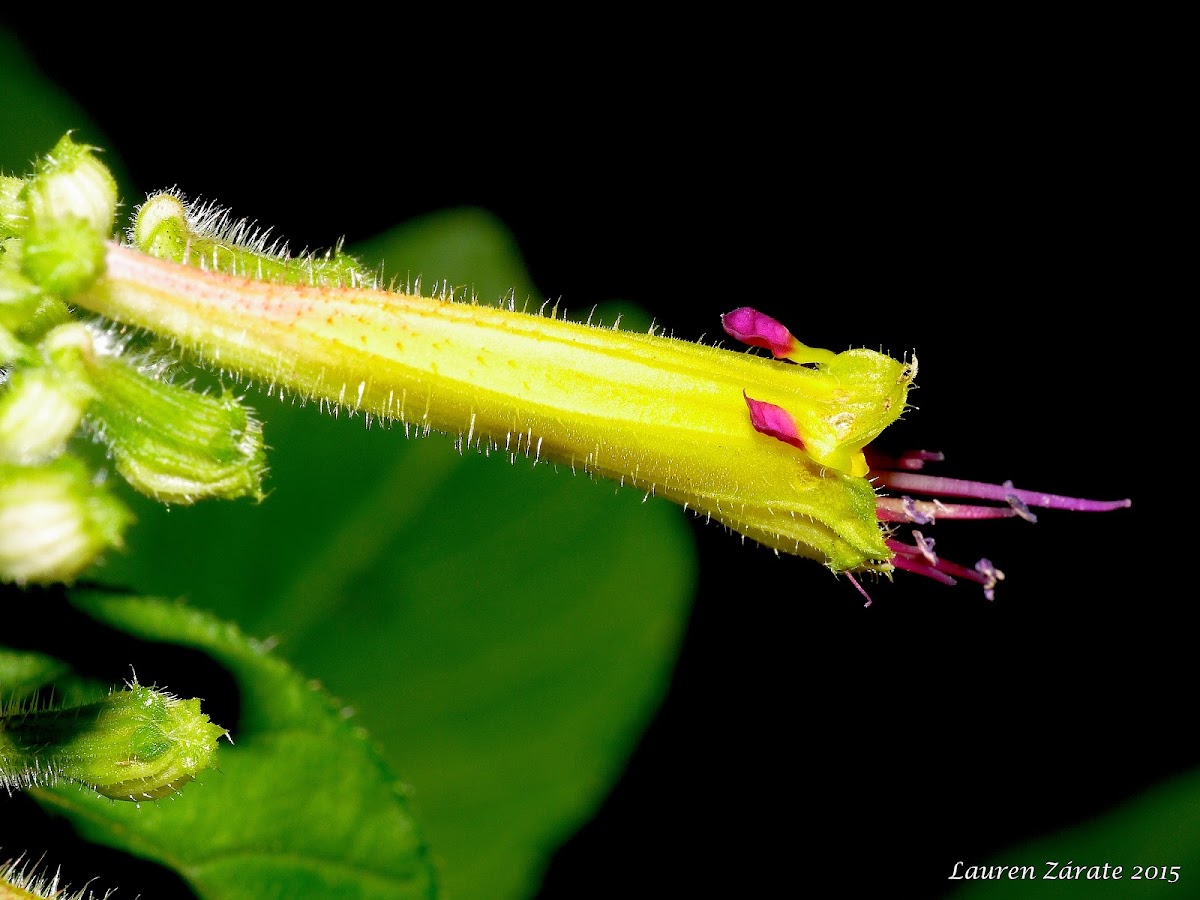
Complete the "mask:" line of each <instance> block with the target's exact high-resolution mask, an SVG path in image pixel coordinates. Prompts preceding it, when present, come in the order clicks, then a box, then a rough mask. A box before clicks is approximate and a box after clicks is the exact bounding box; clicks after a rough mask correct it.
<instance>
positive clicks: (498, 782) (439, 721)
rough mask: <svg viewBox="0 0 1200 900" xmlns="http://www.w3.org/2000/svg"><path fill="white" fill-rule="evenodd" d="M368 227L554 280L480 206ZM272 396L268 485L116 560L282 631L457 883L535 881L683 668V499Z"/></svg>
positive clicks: (445, 261) (689, 556) (429, 275)
mask: <svg viewBox="0 0 1200 900" xmlns="http://www.w3.org/2000/svg"><path fill="white" fill-rule="evenodd" d="M367 250H368V253H369V257H368V259H367V261H368V262H370V263H372V264H375V263H377V261H378V259H379V258H380V257H382V256H385V255H386V258H387V259H388V261H389V263H390V267H389V271H394V272H397V273H398V275H399V277H400V278H402V279H406V278H409V277H415V276H416V275H418V274H421V275H423V281H424V284H425V285H426V288H427V289H428V288H429V287H430V286H431V285H432V283H433V281H434V280H435V279H436V280H440V279H442V278H443V277H448V278H449V279H450V283H451V285H460V286H463V287H464V288H465V289H467V290H471V291H474V292H475V293H476V294H477V295H478V296H479V297H480V298H481V302H490V301H492V300H494V299H495V298H499V297H500V296H502V295H503V294H504V293H505V292H506V291H508V290H509V289H513V288H515V296H516V297H517V298H518V303H521V302H523V300H524V298H525V297H531V296H533V294H534V291H533V288H532V286H531V285H530V283H529V280H528V277H527V276H526V275H525V273H524V270H523V268H522V267H521V266H520V263H519V260H518V258H517V256H516V248H515V243H514V241H513V239H512V238H511V236H510V235H509V234H508V232H507V231H506V230H504V229H503V228H502V227H500V226H499V225H498V224H497V223H496V222H495V221H494V220H493V219H492V218H491V217H490V216H488V215H487V214H485V213H482V212H480V211H477V210H459V211H455V212H449V213H444V214H440V215H436V216H432V217H430V218H428V219H425V220H423V221H420V222H416V223H413V224H411V225H408V226H405V227H403V228H399V229H397V230H395V231H394V232H392V233H390V234H388V235H386V236H384V237H383V238H381V239H379V240H377V241H375V242H372V244H371V245H369V247H368V248H367ZM364 255H367V254H364ZM251 400H252V401H253V402H256V403H257V405H258V406H259V412H260V414H261V415H262V417H263V419H264V421H265V423H266V424H265V438H266V442H267V444H268V446H270V447H271V448H272V450H271V452H270V455H269V463H270V465H271V474H270V476H269V478H268V480H267V489H268V491H269V492H270V495H269V496H268V498H267V500H266V501H265V502H264V503H263V504H262V505H261V507H254V506H251V505H248V504H242V503H239V504H217V505H208V506H205V505H201V506H198V507H196V508H195V509H189V510H164V509H162V508H161V507H154V506H149V505H147V506H144V507H139V509H138V513H139V518H140V520H141V522H140V524H139V526H138V527H136V528H135V529H134V530H133V531H132V532H131V533H130V535H129V543H130V554H129V555H128V556H127V557H125V558H122V559H116V560H113V562H112V564H111V566H110V568H109V569H108V570H107V571H106V572H105V573H103V574H104V575H105V577H106V578H108V579H117V580H124V581H126V582H128V583H129V584H130V585H136V586H137V588H138V589H139V590H141V591H148V592H151V593H167V594H186V595H187V597H188V598H189V599H190V600H191V601H192V602H193V603H196V604H199V605H203V606H205V607H208V608H211V609H213V610H215V611H217V612H218V613H219V614H220V615H221V616H224V617H228V618H232V619H235V620H237V621H239V622H241V623H242V624H243V626H244V627H245V628H246V629H247V630H248V631H250V632H251V633H253V634H256V635H260V636H264V637H265V636H268V635H270V636H275V637H277V638H278V639H279V640H280V642H281V643H280V650H281V652H283V653H284V654H285V655H286V656H287V657H288V658H289V659H290V660H292V661H293V662H295V663H296V664H297V665H298V666H299V667H300V668H301V669H302V670H303V671H305V672H307V673H309V674H312V675H315V676H317V677H319V678H321V679H322V680H323V681H324V682H325V684H326V685H327V686H328V687H329V688H330V689H331V690H333V691H334V692H335V693H336V694H338V695H339V696H341V697H343V698H345V700H346V701H347V702H348V703H350V704H351V705H353V706H354V707H355V709H356V710H357V711H358V713H359V717H360V721H361V722H362V723H363V724H364V725H365V726H366V727H367V728H368V729H369V731H370V732H371V734H372V735H373V736H374V737H376V738H378V739H379V741H380V742H381V744H382V746H383V750H384V753H385V755H386V757H387V759H388V760H389V762H390V763H391V764H392V766H393V768H394V769H395V770H396V771H397V772H400V773H402V774H403V776H404V778H405V779H407V780H408V781H409V782H410V783H411V784H412V785H413V790H414V802H415V804H416V806H417V808H418V812H419V815H420V818H421V820H422V823H423V825H424V826H425V833H426V836H427V837H428V839H429V841H430V844H431V846H432V847H433V848H434V852H435V855H436V857H437V859H438V860H439V861H440V862H441V864H442V870H443V875H442V881H443V883H444V885H445V887H446V891H447V895H448V896H453V897H455V898H459V900H469V898H475V897H478V898H489V900H491V898H503V897H517V896H524V895H527V894H528V893H530V892H531V891H532V890H533V889H534V888H535V887H536V885H537V883H538V880H539V877H540V873H541V870H542V868H543V867H544V865H545V864H546V863H547V862H548V860H549V856H550V854H551V853H552V852H553V850H554V849H555V848H556V847H557V845H558V844H559V843H561V842H562V841H563V840H564V839H565V838H566V837H568V836H569V835H570V834H571V833H572V831H573V830H574V829H576V828H577V827H578V826H579V825H580V824H581V823H582V822H583V821H585V820H586V819H587V818H588V816H589V815H590V814H591V812H592V811H593V810H594V808H595V807H596V805H597V804H598V803H599V801H600V800H601V799H602V798H603V796H604V794H605V793H606V791H607V790H608V789H609V788H610V786H611V785H612V784H613V782H614V781H615V780H616V778H617V777H618V775H619V774H620V771H621V769H622V767H623V765H624V763H625V761H626V759H627V758H628V756H629V754H630V752H631V751H632V749H633V746H634V744H635V742H636V740H637V737H638V735H639V733H640V732H641V730H642V728H643V727H644V726H645V724H646V722H647V721H648V720H649V718H650V717H651V715H652V714H653V711H654V709H655V707H656V706H657V704H658V703H659V701H660V700H661V697H662V695H663V693H664V692H665V689H666V685H667V680H668V677H669V673H670V671H671V668H672V664H673V661H674V658H675V654H676V652H677V648H678V646H679V643H680V640H681V636H682V631H683V627H684V623H685V621H686V616H687V612H688V605H689V600H690V597H691V593H692V590H693V582H694V559H693V555H694V551H693V549H692V547H691V539H690V535H689V534H688V532H687V528H686V523H685V521H684V518H683V514H682V513H681V512H680V511H679V510H678V509H677V508H675V507H673V506H671V505H669V504H667V503H665V502H661V501H657V500H654V499H651V500H650V501H648V502H643V500H644V498H643V497H642V495H641V494H639V493H635V492H632V491H624V490H619V489H618V488H617V487H616V486H615V485H613V484H611V483H608V482H602V481H593V480H591V479H589V478H588V477H586V476H582V475H578V476H572V474H571V472H570V471H569V470H565V471H564V470H560V471H555V470H554V468H553V467H552V466H549V465H546V464H542V465H539V466H536V467H534V466H532V464H531V462H530V461H529V460H526V459H525V458H523V457H518V458H517V459H516V460H515V464H513V463H511V462H510V461H509V460H508V458H507V455H506V454H504V453H503V452H493V453H491V454H490V456H488V457H485V456H481V455H478V454H475V453H468V454H466V455H465V456H460V455H459V453H457V452H456V451H455V449H454V447H453V445H452V442H451V441H450V440H449V439H447V438H444V437H441V436H436V435H434V436H430V437H427V438H424V439H421V440H406V439H405V436H404V431H403V428H401V427H399V426H396V427H392V428H388V427H386V426H385V427H381V426H379V425H378V423H374V424H372V427H371V428H370V429H369V430H368V429H366V428H364V427H363V420H362V419H361V418H356V419H354V420H353V421H335V420H334V418H333V417H332V416H330V415H324V414H321V413H320V412H319V411H318V410H317V409H315V408H313V407H308V408H300V407H298V406H295V405H284V404H280V403H279V401H278V400H277V399H276V400H267V399H263V398H255V397H253V396H252V397H251Z"/></svg>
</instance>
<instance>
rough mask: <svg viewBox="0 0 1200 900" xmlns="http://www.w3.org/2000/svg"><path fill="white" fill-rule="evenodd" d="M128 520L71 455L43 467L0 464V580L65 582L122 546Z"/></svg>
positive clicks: (109, 496) (128, 514)
mask: <svg viewBox="0 0 1200 900" xmlns="http://www.w3.org/2000/svg"><path fill="white" fill-rule="evenodd" d="M131 521H132V516H131V515H130V513H129V511H128V510H127V509H126V508H125V506H124V504H122V503H121V501H120V500H118V499H117V498H116V497H115V496H113V495H112V494H111V493H109V491H108V490H107V489H106V488H105V487H104V486H103V485H102V484H96V483H95V482H94V481H93V480H92V478H91V477H90V475H89V473H88V471H87V469H86V468H85V467H84V465H83V464H82V463H81V462H79V461H78V460H76V459H75V458H73V457H70V456H62V457H59V458H58V459H56V460H55V461H54V462H52V463H49V464H47V465H43V466H20V465H14V464H11V463H3V462H0V581H15V582H16V583H17V584H25V583H36V584H48V583H51V582H56V581H71V580H73V579H74V578H75V576H77V575H78V574H79V573H80V572H82V571H83V570H84V569H86V568H87V567H88V566H90V565H92V563H94V562H95V561H96V559H97V558H98V557H99V556H100V554H101V553H103V552H104V551H105V550H107V549H109V548H112V547H120V546H122V534H123V533H124V531H125V528H126V526H128V525H129V523H130V522H131Z"/></svg>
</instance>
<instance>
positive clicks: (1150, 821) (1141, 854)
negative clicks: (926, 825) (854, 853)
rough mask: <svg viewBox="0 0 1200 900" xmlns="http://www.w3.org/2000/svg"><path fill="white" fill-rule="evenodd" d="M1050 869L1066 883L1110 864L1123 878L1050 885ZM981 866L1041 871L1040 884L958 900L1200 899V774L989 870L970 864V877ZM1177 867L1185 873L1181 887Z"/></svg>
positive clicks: (1001, 887)
mask: <svg viewBox="0 0 1200 900" xmlns="http://www.w3.org/2000/svg"><path fill="white" fill-rule="evenodd" d="M1048 862H1056V863H1058V864H1059V865H1058V866H1057V867H1053V871H1054V872H1055V873H1057V874H1058V875H1061V874H1062V873H1063V867H1066V866H1068V865H1070V866H1072V867H1077V866H1084V867H1086V868H1091V867H1099V868H1100V869H1101V870H1102V869H1103V867H1104V865H1105V863H1107V864H1108V865H1109V867H1110V868H1109V872H1110V875H1111V873H1112V872H1113V870H1114V869H1115V868H1116V867H1117V866H1120V867H1121V870H1122V871H1121V873H1120V878H1113V877H1110V878H1108V879H1101V878H1093V879H1088V878H1086V877H1083V878H1070V879H1063V878H1061V877H1060V878H1052V879H1044V878H1043V876H1044V875H1045V874H1046V873H1047V872H1050V871H1051V870H1052V867H1051V866H1050V865H1048ZM974 864H977V865H993V866H995V865H1009V866H1011V865H1016V866H1033V867H1034V872H1035V874H1036V878H1035V879H1033V880H1016V881H1009V880H1008V879H1004V880H990V881H971V882H965V881H964V882H957V884H959V885H960V886H961V887H962V890H960V891H958V892H957V893H955V894H954V897H955V898H956V900H1000V898H1005V897H1014V898H1024V897H1088V898H1103V897H1139V898H1142V897H1145V898H1154V897H1194V896H1196V895H1197V889H1196V886H1195V882H1196V878H1197V874H1196V873H1197V872H1200V772H1190V773H1188V774H1187V775H1184V776H1182V777H1179V778H1176V779H1174V780H1172V781H1169V782H1166V783H1165V784H1161V785H1158V786H1157V787H1154V788H1151V789H1150V790H1149V791H1147V792H1146V793H1144V794H1141V795H1140V796H1138V797H1136V798H1134V799H1133V800H1131V801H1129V802H1128V803H1126V804H1125V805H1123V806H1121V807H1120V808H1118V809H1115V810H1113V811H1112V812H1110V813H1107V814H1106V815H1103V816H1101V817H1099V818H1097V819H1095V820H1094V821H1092V822H1089V823H1088V824H1086V825H1082V826H1079V827H1077V828H1073V829H1070V830H1069V831H1065V832H1062V833H1060V834H1056V835H1052V836H1051V837H1047V838H1043V839H1040V840H1037V841H1032V842H1030V843H1027V844H1023V845H1019V846H1016V847H1012V848H1010V849H1008V850H1006V851H1005V852H1004V853H1003V854H1002V855H998V856H996V857H995V858H994V859H991V860H988V861H987V862H982V863H973V862H971V861H965V862H964V865H963V867H962V869H963V871H965V870H966V867H967V866H968V865H974ZM1172 866H1177V867H1178V869H1177V871H1178V876H1177V877H1176V878H1175V879H1174V880H1172V875H1171V874H1170V870H1171V867H1172ZM1139 870H1140V871H1139ZM1086 874H1087V873H1086V871H1085V873H1084V875H1085V876H1086ZM1148 875H1149V877H1147V876H1148ZM1135 876H1138V877H1136V878H1135ZM947 884H948V885H950V886H953V885H954V884H956V882H948V883H947Z"/></svg>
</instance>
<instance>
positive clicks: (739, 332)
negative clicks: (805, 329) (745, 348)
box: [721, 306, 798, 359]
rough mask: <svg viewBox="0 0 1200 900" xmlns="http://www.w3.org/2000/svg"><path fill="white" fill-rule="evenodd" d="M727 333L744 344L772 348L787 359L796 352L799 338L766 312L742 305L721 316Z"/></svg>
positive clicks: (778, 356) (776, 355)
mask: <svg viewBox="0 0 1200 900" xmlns="http://www.w3.org/2000/svg"><path fill="white" fill-rule="evenodd" d="M721 326H722V327H723V328H724V329H725V333H726V334H727V335H729V336H730V337H731V338H734V339H735V340H739V341H741V342H742V343H743V344H749V345H750V346H751V347H762V348H763V349H765V350H770V351H771V353H772V354H773V355H774V356H775V358H776V359H786V358H787V357H789V356H791V355H792V353H793V352H795V350H796V347H797V345H798V342H797V340H796V339H795V338H794V337H793V336H792V333H791V332H790V331H788V330H787V328H786V327H784V325H783V324H782V323H781V322H779V321H778V320H776V319H773V318H771V317H770V316H768V315H767V314H766V313H760V312H759V311H758V310H756V309H751V308H750V307H749V306H742V307H739V308H738V309H735V310H734V311H733V312H727V313H725V315H723V316H721Z"/></svg>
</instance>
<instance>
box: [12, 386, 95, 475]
mask: <svg viewBox="0 0 1200 900" xmlns="http://www.w3.org/2000/svg"><path fill="white" fill-rule="evenodd" d="M93 396H94V392H93V391H92V389H91V386H90V385H89V384H88V383H87V382H86V381H84V380H82V379H80V378H78V377H76V376H74V375H73V374H72V375H68V376H64V373H63V372H62V370H61V369H57V368H55V367H53V366H39V367H37V368H32V369H18V370H16V371H15V372H13V373H12V377H11V378H10V379H9V383H8V385H7V387H6V388H3V389H0V461H4V462H12V463H36V462H42V461H44V460H48V459H52V458H53V457H55V456H58V455H59V454H60V453H62V451H63V449H64V448H65V446H66V443H67V441H68V440H69V439H70V437H71V436H72V435H73V434H74V433H75V430H76V429H77V428H78V427H79V423H80V420H82V419H83V414H84V411H85V410H86V409H87V405H88V402H89V401H90V400H91V399H92V397H93Z"/></svg>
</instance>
